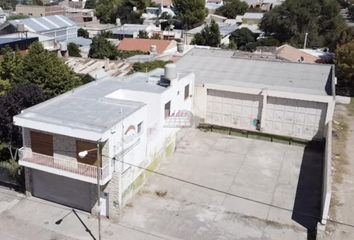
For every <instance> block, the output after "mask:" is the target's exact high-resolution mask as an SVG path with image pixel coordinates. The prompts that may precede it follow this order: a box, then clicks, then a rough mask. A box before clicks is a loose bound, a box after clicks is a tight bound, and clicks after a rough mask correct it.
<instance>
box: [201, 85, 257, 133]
mask: <svg viewBox="0 0 354 240" xmlns="http://www.w3.org/2000/svg"><path fill="white" fill-rule="evenodd" d="M261 101H262V97H261V96H259V95H251V94H244V93H237V92H227V91H220V90H213V89H208V91H207V110H206V122H207V123H209V124H213V125H218V126H225V127H231V128H236V129H245V130H251V131H255V130H257V124H256V123H257V121H258V120H259V119H260V114H261V109H260V107H261Z"/></svg>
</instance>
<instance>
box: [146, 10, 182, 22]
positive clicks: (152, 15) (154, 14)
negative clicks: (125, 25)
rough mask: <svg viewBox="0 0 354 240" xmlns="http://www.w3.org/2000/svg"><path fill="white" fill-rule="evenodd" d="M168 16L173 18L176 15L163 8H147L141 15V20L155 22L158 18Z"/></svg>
mask: <svg viewBox="0 0 354 240" xmlns="http://www.w3.org/2000/svg"><path fill="white" fill-rule="evenodd" d="M163 14H164V15H166V14H167V15H169V16H170V17H171V18H173V17H174V16H175V15H176V14H175V13H174V12H173V11H172V9H170V8H165V7H147V8H146V9H145V13H143V14H142V15H141V18H142V19H144V21H145V20H155V22H156V19H157V18H160V17H161V16H162V15H163Z"/></svg>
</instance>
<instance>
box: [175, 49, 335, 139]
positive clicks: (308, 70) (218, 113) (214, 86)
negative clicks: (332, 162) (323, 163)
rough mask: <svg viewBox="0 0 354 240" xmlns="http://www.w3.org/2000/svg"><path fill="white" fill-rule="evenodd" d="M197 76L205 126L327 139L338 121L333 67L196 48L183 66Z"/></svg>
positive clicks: (196, 104)
mask: <svg viewBox="0 0 354 240" xmlns="http://www.w3.org/2000/svg"><path fill="white" fill-rule="evenodd" d="M177 67H178V70H179V71H191V72H193V73H195V75H196V82H195V98H194V111H195V112H194V114H195V115H196V116H197V117H198V118H199V121H200V123H203V124H206V125H214V126H222V127H227V128H232V129H237V130H244V131H250V132H258V133H264V134H269V135H275V136H283V137H288V138H294V139H303V140H312V139H322V138H324V136H325V135H324V134H325V126H326V124H327V123H328V122H329V121H331V120H332V115H333V109H334V103H335V102H334V96H335V92H334V89H335V88H334V84H335V77H334V71H333V66H332V65H324V64H305V63H289V62H279V61H264V60H254V59H240V58H237V57H236V56H234V53H233V51H224V50H212V49H198V48H194V49H193V50H192V51H190V52H189V53H187V54H186V55H185V56H184V57H182V58H181V59H180V60H179V61H178V62H177Z"/></svg>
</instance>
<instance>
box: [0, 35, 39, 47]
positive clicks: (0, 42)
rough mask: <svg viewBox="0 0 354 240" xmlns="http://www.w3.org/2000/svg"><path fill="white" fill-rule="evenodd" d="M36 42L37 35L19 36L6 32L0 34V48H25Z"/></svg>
mask: <svg viewBox="0 0 354 240" xmlns="http://www.w3.org/2000/svg"><path fill="white" fill-rule="evenodd" d="M34 42H38V37H34V36H31V37H30V36H21V35H18V34H8V35H2V36H0V50H1V49H3V48H5V47H7V46H8V47H11V48H12V49H14V50H20V51H23V50H27V49H28V48H29V46H30V45H31V44H32V43H34Z"/></svg>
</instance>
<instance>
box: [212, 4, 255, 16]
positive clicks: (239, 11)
mask: <svg viewBox="0 0 354 240" xmlns="http://www.w3.org/2000/svg"><path fill="white" fill-rule="evenodd" d="M247 9H248V4H247V3H246V2H241V1H240V0H226V1H224V5H223V6H221V7H220V8H218V9H217V10H216V12H215V13H216V14H218V15H222V16H224V17H226V18H236V16H237V15H243V14H244V13H245V12H246V11H247Z"/></svg>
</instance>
